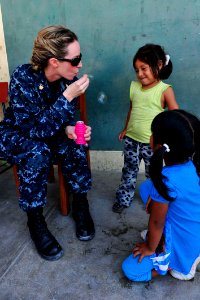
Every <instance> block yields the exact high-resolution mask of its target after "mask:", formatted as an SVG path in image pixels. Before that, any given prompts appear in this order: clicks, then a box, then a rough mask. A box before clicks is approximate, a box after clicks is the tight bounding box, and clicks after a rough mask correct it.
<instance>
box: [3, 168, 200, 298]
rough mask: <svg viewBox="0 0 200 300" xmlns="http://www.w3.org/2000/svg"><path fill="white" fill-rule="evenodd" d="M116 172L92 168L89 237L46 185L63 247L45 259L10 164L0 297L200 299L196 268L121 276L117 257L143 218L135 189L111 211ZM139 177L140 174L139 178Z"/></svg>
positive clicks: (49, 214)
mask: <svg viewBox="0 0 200 300" xmlns="http://www.w3.org/2000/svg"><path fill="white" fill-rule="evenodd" d="M120 176H121V173H120V172H118V171H94V172H93V189H92V190H91V191H90V193H89V195H88V198H89V200H90V207H91V213H92V215H93V218H94V221H95V224H96V236H95V238H94V239H93V240H92V241H90V242H80V241H79V240H77V239H76V236H75V230H74V222H73V220H72V218H71V216H70V215H69V216H68V217H64V216H62V215H61V214H60V211H59V200H58V195H59V192H58V185H57V183H54V184H49V185H48V205H47V207H46V209H45V215H46V219H47V223H48V226H49V228H50V230H51V231H52V233H53V234H54V235H55V236H56V238H57V239H58V241H59V242H60V243H61V245H62V247H63V249H64V251H65V254H64V256H63V257H62V259H60V260H59V261H56V262H48V261H45V260H43V259H42V258H40V257H39V256H38V254H37V252H36V250H35V248H34V245H33V243H32V242H31V240H30V238H29V234H28V230H27V226H26V215H25V213H24V212H22V211H21V210H20V209H19V208H18V201H17V196H16V190H15V184H14V178H13V175H12V170H9V171H7V172H6V173H4V174H2V175H0V195H1V199H0V299H1V300H15V299H16V300H18V299H20V300H21V299H25V300H32V299H34V300H47V299H48V300H51V299H52V300H53V299H54V300H65V299H69V300H75V299H76V300H77V299H81V300H82V299H83V300H86V299H87V300H93V299H97V300H101V299H102V300H103V299H108V300H115V299H116V300H121V299H135V300H137V299H179V300H180V299H190V300H194V299H200V289H199V283H200V273H198V272H197V273H196V277H195V279H194V280H193V281H189V282H182V281H178V280H176V279H174V278H172V277H171V276H169V275H167V276H164V277H159V278H156V279H155V280H152V281H151V282H150V283H133V282H130V281H128V280H127V279H126V278H124V276H123V274H122V272H121V262H122V261H123V259H124V258H125V257H126V256H127V255H128V254H129V253H130V251H131V248H132V247H133V245H134V243H135V242H137V241H141V238H140V231H141V230H143V229H145V228H146V227H147V220H148V218H147V215H146V214H145V211H144V209H143V207H142V203H141V200H140V198H139V195H138V191H137V193H136V197H135V200H134V202H133V203H132V206H131V207H130V208H128V209H126V210H125V211H124V212H123V213H122V214H121V215H119V214H115V213H113V212H112V211H111V207H112V201H113V199H114V196H115V189H116V187H117V185H118V183H119V179H120ZM143 179H144V175H143V174H142V173H141V174H139V178H138V184H139V183H140V182H141V180H143Z"/></svg>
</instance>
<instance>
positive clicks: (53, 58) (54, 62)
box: [48, 57, 59, 68]
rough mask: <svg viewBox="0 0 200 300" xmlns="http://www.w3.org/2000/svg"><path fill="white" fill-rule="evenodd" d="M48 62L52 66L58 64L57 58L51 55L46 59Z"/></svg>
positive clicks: (55, 66)
mask: <svg viewBox="0 0 200 300" xmlns="http://www.w3.org/2000/svg"><path fill="white" fill-rule="evenodd" d="M48 64H49V65H50V66H52V67H54V68H57V67H58V64H59V61H58V60H57V58H55V57H51V58H49V60H48Z"/></svg>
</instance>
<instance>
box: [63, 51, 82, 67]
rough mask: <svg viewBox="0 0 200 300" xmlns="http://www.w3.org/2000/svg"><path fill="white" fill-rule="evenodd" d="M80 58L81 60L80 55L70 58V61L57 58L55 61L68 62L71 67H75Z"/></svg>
mask: <svg viewBox="0 0 200 300" xmlns="http://www.w3.org/2000/svg"><path fill="white" fill-rule="evenodd" d="M81 58H82V54H81V53H80V55H79V56H77V57H74V58H72V59H68V58H57V60H60V61H67V62H69V63H70V64H71V65H72V66H73V67H77V66H78V64H79V63H80V61H81Z"/></svg>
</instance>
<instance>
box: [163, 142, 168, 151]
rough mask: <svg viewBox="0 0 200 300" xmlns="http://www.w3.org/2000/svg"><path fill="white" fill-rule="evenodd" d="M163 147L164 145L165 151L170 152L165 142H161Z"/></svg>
mask: <svg viewBox="0 0 200 300" xmlns="http://www.w3.org/2000/svg"><path fill="white" fill-rule="evenodd" d="M163 147H165V152H170V148H169V146H168V145H167V144H163Z"/></svg>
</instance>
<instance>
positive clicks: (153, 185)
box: [122, 110, 200, 281]
mask: <svg viewBox="0 0 200 300" xmlns="http://www.w3.org/2000/svg"><path fill="white" fill-rule="evenodd" d="M151 129H152V136H151V139H150V144H151V147H152V149H153V151H154V154H153V156H152V159H151V163H150V177H151V180H149V179H148V180H146V181H145V182H144V183H142V185H141V187H140V194H141V197H142V200H143V202H144V204H145V206H146V210H147V213H149V214H150V216H149V223H148V231H147V235H146V238H145V241H144V242H143V243H139V244H136V246H135V247H134V249H133V253H132V254H131V255H130V256H129V257H128V258H126V259H125V261H124V262H123V264H122V270H123V272H124V274H125V276H126V277H128V278H129V279H130V280H132V281H149V280H151V279H152V277H155V276H158V275H166V274H167V272H168V271H169V272H170V274H171V275H172V276H173V277H175V278H177V279H180V280H190V279H192V278H193V277H194V275H195V271H196V267H197V265H198V263H199V262H200V235H199V232H200V178H199V176H200V121H199V119H198V118H197V117H195V116H194V115H192V114H190V113H188V112H186V111H183V110H173V111H165V112H162V113H160V114H159V115H157V116H156V117H155V118H154V120H153V122H152V126H151ZM163 162H164V164H165V166H164V167H163Z"/></svg>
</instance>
